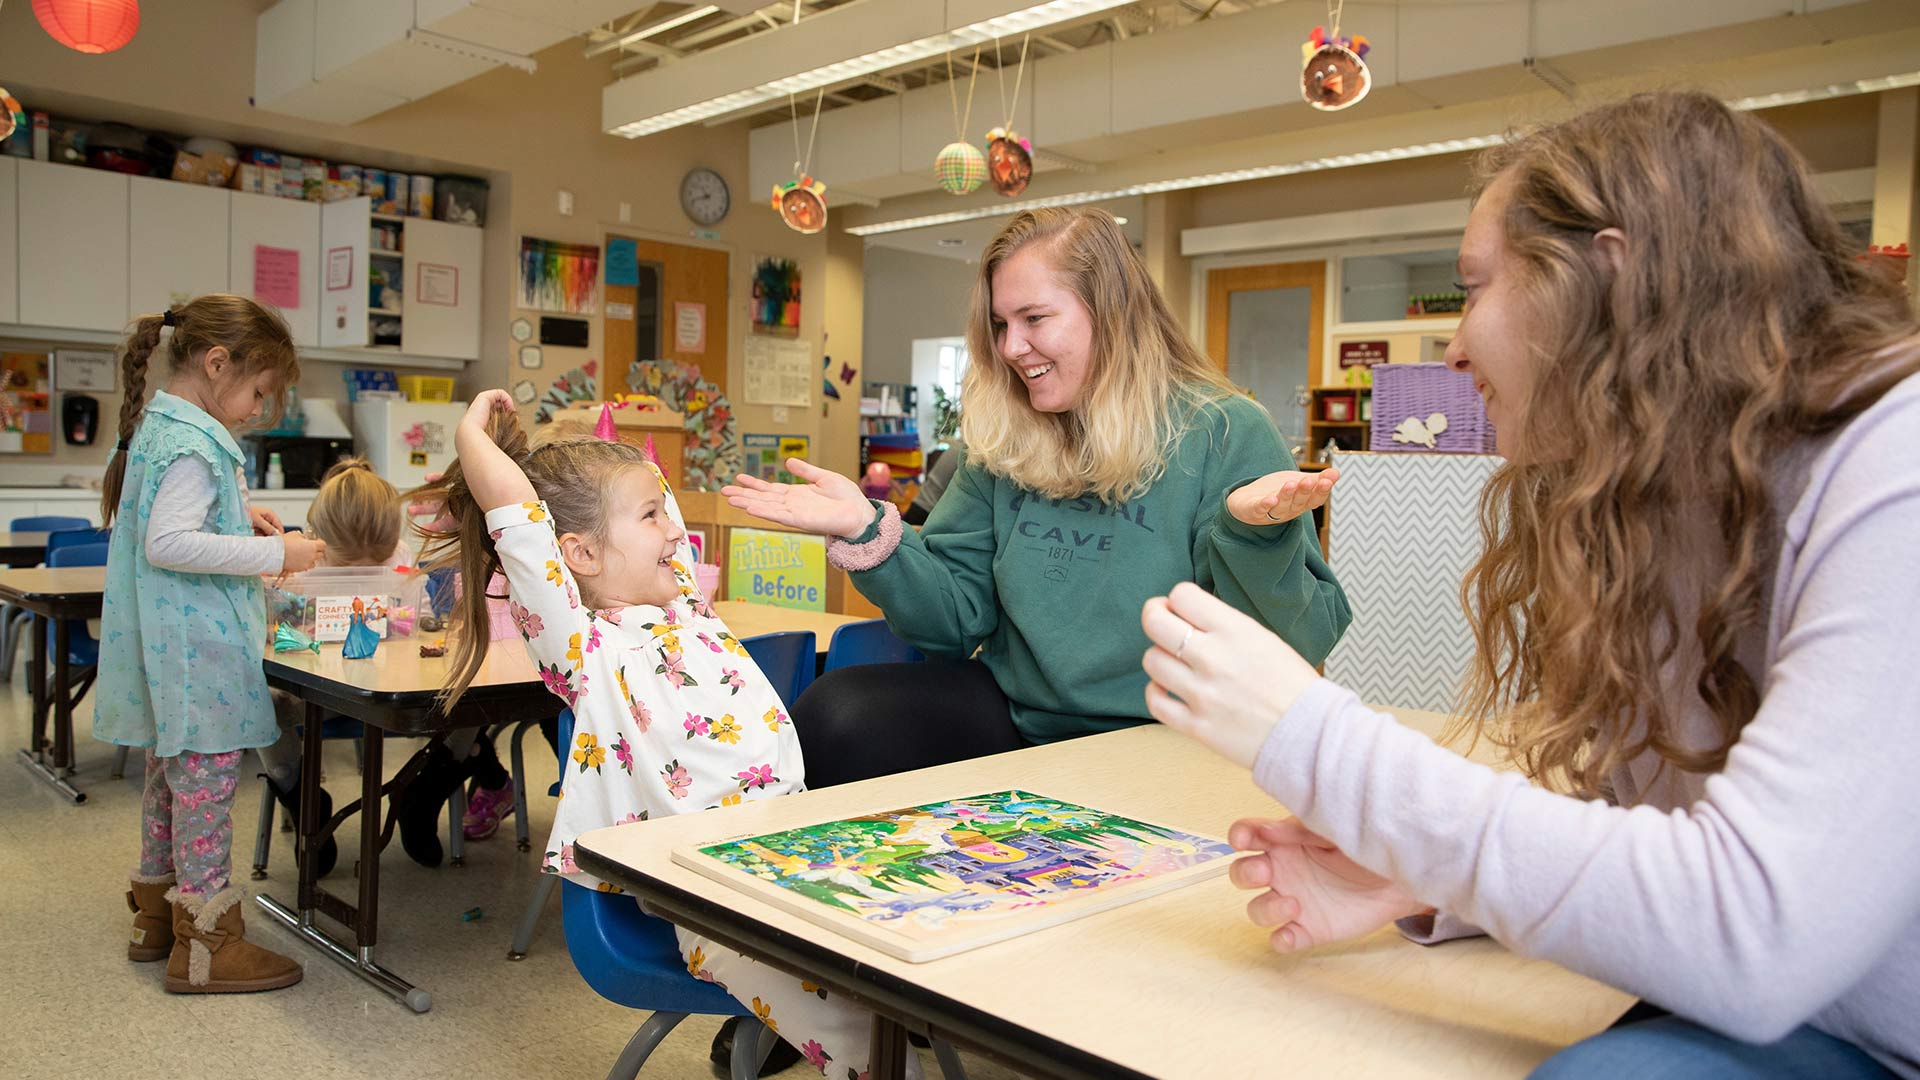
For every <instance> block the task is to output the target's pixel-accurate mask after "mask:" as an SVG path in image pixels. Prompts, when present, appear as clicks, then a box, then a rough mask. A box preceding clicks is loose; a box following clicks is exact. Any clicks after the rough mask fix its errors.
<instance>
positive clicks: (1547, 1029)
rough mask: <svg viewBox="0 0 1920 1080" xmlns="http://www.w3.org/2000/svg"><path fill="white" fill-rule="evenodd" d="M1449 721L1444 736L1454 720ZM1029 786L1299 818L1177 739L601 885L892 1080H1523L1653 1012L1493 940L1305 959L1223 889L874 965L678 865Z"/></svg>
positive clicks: (1131, 735) (814, 803) (609, 834)
mask: <svg viewBox="0 0 1920 1080" xmlns="http://www.w3.org/2000/svg"><path fill="white" fill-rule="evenodd" d="M1414 719H1423V720H1425V721H1427V722H1426V723H1425V724H1423V725H1416V726H1425V727H1427V728H1429V729H1431V727H1432V723H1433V722H1434V721H1437V720H1438V718H1434V717H1431V716H1430V715H1426V716H1424V717H1414ZM1008 787H1019V788H1022V789H1025V790H1029V791H1032V792H1035V793H1037V794H1041V795H1048V796H1052V797H1055V798H1060V799H1067V800H1071V801H1074V802H1079V803H1083V804H1086V805H1091V806H1096V807H1100V808H1102V809H1108V810H1113V811H1117V812H1121V813H1126V814H1132V815H1136V816H1138V817H1141V818H1144V819H1147V820H1152V821H1158V822H1161V823H1163V824H1167V825H1172V826H1175V827H1181V828H1187V829H1191V830H1193V831H1196V832H1200V833H1204V834H1210V835H1213V836H1221V837H1224V836H1225V835H1226V832H1227V827H1228V825H1229V824H1230V823H1231V822H1232V821H1233V820H1234V819H1236V818H1238V817H1241V816H1246V815H1269V816H1274V815H1280V814H1282V813H1283V811H1282V810H1281V809H1280V807H1278V806H1276V805H1275V804H1274V803H1273V801H1272V800H1271V799H1269V798H1267V797H1266V796H1265V795H1264V794H1262V793H1261V792H1260V791H1259V790H1258V789H1256V788H1255V787H1254V786H1253V784H1252V783H1251V782H1250V780H1249V779H1248V777H1247V774H1246V772H1245V771H1244V770H1240V769H1235V768H1233V767H1232V766H1230V765H1228V764H1227V763H1226V762H1225V761H1223V760H1222V759H1220V758H1219V757H1217V756H1215V755H1214V754H1212V753H1210V752H1209V751H1207V750H1205V749H1203V748H1202V747H1200V746H1199V744H1197V743H1195V742H1193V741H1191V740H1189V739H1186V738H1184V737H1182V736H1180V735H1179V734H1177V733H1175V732H1173V731H1171V730H1168V729H1166V728H1162V727H1160V726H1159V725H1157V724H1150V725H1146V726H1143V727H1138V728H1132V729H1128V730H1125V731H1118V732H1112V733H1109V734H1104V735H1096V736H1091V737H1088V738H1084V739H1075V740H1071V741H1068V742H1064V743H1056V744H1053V745H1049V746H1042V747H1035V748H1032V749H1027V750H1019V751H1015V752H1013V753H1009V754H1000V755H996V756H993V757H987V758H980V759H977V760H974V761H967V762H959V763H956V764H952V765H943V766H939V767H937V768H932V769H924V770H920V771H917V772H911V773H904V774H900V775H897V776H890V777H882V778H879V779H874V780H867V781H862V782H860V783H856V784H847V785H844V786H841V787H833V788H823V789H819V790H815V791H808V792H804V793H802V794H798V795H790V796H787V797H785V798H780V799H772V800H768V801H765V802H748V803H743V804H741V805H738V806H730V807H722V808H719V809H717V810H712V811H708V812H706V813H700V814H687V815H683V816H677V817H669V818H662V819H658V820H654V821H651V822H643V823H638V824H635V825H623V826H615V827H613V828H608V829H597V830H594V831H592V832H589V833H587V834H585V835H583V836H581V837H580V838H579V840H578V841H577V842H576V845H575V853H576V857H577V858H578V860H579V863H580V866H581V868H582V869H585V870H588V871H590V872H592V873H593V874H595V875H598V876H599V877H601V878H604V879H606V880H609V881H616V882H619V883H620V884H622V885H625V886H626V887H628V888H629V889H630V890H631V891H633V892H634V893H636V894H637V895H638V896H639V897H640V898H641V899H642V900H643V901H644V902H645V903H646V905H647V907H648V909H649V910H652V911H655V912H657V913H658V914H661V915H663V916H665V917H666V918H668V919H671V920H672V921H674V922H675V923H679V924H681V925H683V926H686V927H687V928H689V929H691V930H694V931H696V932H698V933H702V934H705V935H708V936H710V937H712V938H715V939H717V940H720V941H722V942H724V943H726V944H729V945H732V946H734V947H736V948H738V949H740V950H741V951H742V952H745V953H747V954H748V955H750V956H753V957H756V958H758V959H760V960H762V961H765V962H768V963H771V964H772V965H774V966H776V967H779V968H781V969H784V970H786V971H788V972H790V973H793V974H795V975H804V976H805V977H807V978H809V979H812V980H813V981H815V982H818V983H821V984H823V985H826V986H828V987H830V988H833V989H835V990H838V991H840V992H842V993H845V994H847V995H848V996H849V997H852V998H855V999H858V1000H860V1001H862V1002H864V1003H866V1004H867V1005H869V1006H870V1007H872V1008H873V1009H874V1010H875V1011H876V1013H877V1014H878V1017H879V1019H878V1021H877V1022H876V1023H875V1025H874V1028H875V1030H874V1039H873V1042H874V1058H873V1061H872V1066H873V1071H872V1075H873V1077H874V1078H875V1080H880V1078H882V1077H894V1076H899V1075H900V1071H899V1070H900V1068H901V1065H902V1062H903V1060H904V1059H903V1055H904V1053H905V1043H906V1040H905V1038H904V1033H905V1031H913V1032H917V1033H920V1034H924V1035H927V1036H930V1037H932V1036H937V1037H940V1038H944V1039H947V1040H949V1041H951V1042H954V1043H957V1044H959V1045H962V1046H968V1047H971V1048H973V1049H975V1050H977V1051H979V1052H981V1053H983V1054H986V1055H987V1056H990V1057H994V1058H996V1059H998V1060H1000V1061H1003V1062H1005V1063H1006V1064H1008V1065H1010V1066H1013V1067H1015V1068H1017V1069H1020V1070H1021V1071H1023V1072H1027V1073H1035V1074H1039V1075H1043V1076H1062V1077H1080V1076H1086V1077H1094V1076H1097V1077H1103V1078H1104V1077H1228V1076H1262V1077H1265V1076H1322V1075H1338V1076H1343V1077H1357V1076H1390V1077H1400V1076H1461V1077H1487V1076H1515V1077H1518V1076H1523V1075H1525V1074H1526V1073H1527V1072H1528V1071H1529V1070H1531V1069H1532V1068H1533V1067H1534V1066H1535V1065H1537V1064H1538V1063H1539V1062H1541V1061H1542V1060H1544V1059H1545V1058H1547V1057H1548V1056H1549V1055H1551V1054H1552V1053H1553V1052H1554V1051H1556V1050H1558V1049H1559V1048H1561V1047H1563V1046H1565V1045H1568V1044H1570V1043H1572V1042H1574V1041H1576V1040H1578V1039H1581V1038H1584V1037H1586V1036H1588V1035H1591V1034H1593V1033H1595V1032H1597V1031H1600V1030H1602V1029H1603V1028H1605V1027H1606V1026H1607V1025H1608V1024H1609V1023H1611V1022H1612V1021H1613V1020H1614V1019H1615V1018H1616V1017H1617V1016H1619V1015H1620V1013H1621V1012H1622V1011H1624V1010H1625V1009H1626V1008H1627V1006H1628V1005H1629V1004H1630V1003H1631V1001H1632V999H1631V998H1630V997H1628V996H1627V995H1625V994H1622V993H1620V992H1619V991H1616V990H1613V989H1610V988H1608V987H1606V986H1603V985H1601V984H1600V983H1597V982H1594V981H1592V980H1590V979H1587V978H1585V977H1583V976H1580V975H1576V974H1574V973H1572V972H1570V971H1567V970H1565V969H1564V968H1561V967H1558V966H1556V965H1554V964H1551V963H1548V962H1545V961H1539V960H1527V959H1523V958H1521V957H1519V956H1516V955H1515V954H1513V953H1511V952H1508V951H1507V950H1506V949H1505V948H1503V947H1501V946H1500V945H1498V944H1496V943H1495V942H1493V941H1492V940H1490V939H1485V938H1481V939H1476V940H1471V941H1461V942H1453V943H1449V944H1446V945H1443V946H1438V947H1434V948H1425V947H1422V946H1419V945H1414V944H1411V943H1408V942H1406V941H1405V940H1403V939H1402V938H1400V937H1399V935H1398V934H1396V933H1395V932H1394V931H1393V930H1391V929H1387V930H1383V931H1381V932H1379V933H1377V934H1374V935H1372V936H1370V937H1367V938H1364V939H1361V940H1359V941H1354V942H1348V943H1345V944H1342V945H1337V946H1331V947H1328V948H1323V949H1318V950H1314V951H1312V952H1310V953H1307V954H1304V955H1296V956H1291V957H1283V956H1279V955H1276V954H1274V953H1273V952H1271V951H1270V950H1269V949H1268V947H1267V941H1266V938H1267V932H1266V931H1265V930H1262V929H1259V928H1257V927H1255V926H1253V925H1252V924H1251V923H1249V922H1247V921H1246V918H1245V914H1244V911H1245V904H1246V901H1247V899H1248V898H1249V896H1250V895H1251V894H1246V893H1241V892H1240V891H1239V890H1237V889H1235V888H1234V887H1233V885H1232V884H1231V883H1230V882H1229V881H1228V880H1227V879H1226V877H1225V876H1224V875H1223V876H1221V877H1218V878H1214V879H1211V880H1208V881H1204V882H1201V883H1198V884H1194V885H1190V886H1187V887H1185V888H1181V889H1177V890H1175V891H1173V892H1170V893H1166V894H1163V895H1161V896H1157V897H1152V898H1149V899H1145V900H1141V901H1138V902H1136V903H1133V904H1130V905H1127V906H1125V907H1121V908H1118V909H1115V910H1112V911H1107V912H1103V913H1100V914H1097V915H1091V916H1087V917H1085V918H1082V919H1079V920H1077V921H1073V922H1069V923H1065V924H1062V925H1060V926H1056V927H1053V928H1051V929H1047V930H1042V931H1038V932H1036V933H1034V934H1030V935H1027V936H1025V937H1021V938H1017V939H1014V940H1011V941H1006V942H1001V943H999V944H997V945H990V946H986V947H984V948H980V949H977V950H974V951H972V952H967V953H961V954H959V955H957V956H952V957H948V958H946V959H943V960H936V961H932V962H929V963H925V964H910V963H907V962H905V961H902V960H897V959H894V958H892V957H890V956H888V955H886V954H885V953H882V952H879V951H877V950H874V949H871V948H867V947H865V946H862V945H860V944H858V943H855V942H853V941H851V940H849V939H847V938H844V937H841V936H840V935H838V934H835V933H833V932H832V931H830V930H825V929H822V928H820V927H817V926H815V925H813V924H812V923H810V922H808V921H806V920H804V919H801V918H799V917H797V916H794V915H790V914H787V913H786V912H784V911H782V910H780V909H778V908H775V907H773V906H771V905H768V904H766V903H765V902H763V901H760V900H757V899H755V898H753V897H750V896H748V895H746V894H744V893H742V892H739V891H736V890H734V889H731V888H728V887H727V886H725V885H721V884H719V883H717V882H713V881H710V880H708V879H707V878H704V877H702V876H700V875H698V874H696V873H694V872H693V871H691V870H687V869H684V868H682V867H679V866H675V865H673V863H672V862H671V860H670V857H669V853H670V852H671V850H672V849H674V848H676V847H683V846H688V845H692V844H696V843H703V842H710V841H713V840H717V839H721V838H724V837H729V836H737V835H740V834H742V833H749V832H764V831H772V830H777V829H783V828H790V827H794V826H798V825H803V824H808V823H812V822H817V821H822V820H828V819H832V818H836V817H843V816H850V815H857V814H862V813H869V812H873V811H877V810H883V809H890V808H893V807H899V806H909V805H915V804H919V803H925V802H930V801H934V800H937V799H941V798H947V797H953V796H960V795H968V794H976V793H980V792H986V791H996V790H1001V789H1004V788H1008Z"/></svg>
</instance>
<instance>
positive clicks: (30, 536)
mask: <svg viewBox="0 0 1920 1080" xmlns="http://www.w3.org/2000/svg"><path fill="white" fill-rule="evenodd" d="M46 553H47V534H46V533H43V532H0V565H6V566H38V565H39V564H40V560H41V559H43V558H45V557H46Z"/></svg>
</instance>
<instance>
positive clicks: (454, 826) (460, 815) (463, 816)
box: [447, 783, 467, 867]
mask: <svg viewBox="0 0 1920 1080" xmlns="http://www.w3.org/2000/svg"><path fill="white" fill-rule="evenodd" d="M447 865H448V866H455V867H458V866H465V865H467V785H466V784H465V783H462V784H461V785H460V786H459V787H457V788H454V789H453V794H452V795H450V796H448V797H447Z"/></svg>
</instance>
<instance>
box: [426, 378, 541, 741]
mask: <svg viewBox="0 0 1920 1080" xmlns="http://www.w3.org/2000/svg"><path fill="white" fill-rule="evenodd" d="M487 437H488V438H490V439H492V440H493V443H494V445H495V446H498V447H499V448H500V449H501V451H502V452H504V453H505V454H506V455H507V456H508V457H510V458H512V459H513V460H514V462H515V464H518V465H520V466H521V467H522V468H523V469H524V468H525V467H526V460H527V455H528V451H527V434H526V432H525V431H524V430H522V429H521V427H520V418H519V417H518V416H517V415H515V414H514V413H512V412H502V411H495V412H493V413H490V414H489V415H488V417H487ZM407 500H408V501H409V502H416V501H417V502H421V503H425V504H427V505H429V506H432V505H437V506H439V508H440V514H439V516H438V517H436V518H435V519H434V520H433V521H432V522H431V523H429V524H427V525H415V526H414V528H415V529H416V530H418V531H419V533H420V534H421V535H422V536H424V537H425V538H426V543H425V544H424V545H423V546H422V547H421V549H420V565H421V567H422V568H424V569H426V570H429V571H433V570H440V569H445V568H447V567H453V568H455V569H457V570H458V571H459V573H460V603H459V605H458V607H457V608H456V609H455V615H454V620H453V625H452V626H451V627H449V628H448V629H449V631H450V633H451V635H452V636H453V637H454V638H455V640H456V643H455V645H454V650H453V678H452V679H451V680H450V681H449V682H448V683H447V687H446V689H444V690H442V691H441V692H440V708H441V711H442V712H447V711H451V710H452V708H453V706H454V705H455V703H457V702H458V701H459V700H460V696H461V695H462V694H465V693H466V692H467V687H468V685H470V684H471V683H472V682H473V679H474V676H476V675H478V674H479V673H480V667H481V665H482V664H483V663H485V662H486V659H487V647H488V645H489V644H490V639H491V638H492V636H493V635H492V633H491V627H490V625H489V623H490V618H489V615H488V613H487V600H488V597H487V586H488V584H489V583H490V582H492V581H493V576H494V575H495V574H496V573H498V572H499V571H500V556H499V553H498V552H496V551H495V550H494V547H493V538H492V537H491V536H489V535H488V534H487V514H486V511H484V510H482V509H481V508H480V504H479V503H478V502H476V501H475V500H474V498H473V492H472V491H471V490H469V489H468V487H467V480H466V476H465V475H464V474H463V473H462V471H461V469H460V463H459V462H457V461H456V462H454V464H453V465H451V466H450V467H448V469H447V472H446V475H444V476H442V477H441V478H440V479H438V480H435V481H433V482H432V483H429V484H426V485H423V486H421V487H419V488H415V489H414V490H413V491H410V492H408V493H407ZM503 599H504V598H503Z"/></svg>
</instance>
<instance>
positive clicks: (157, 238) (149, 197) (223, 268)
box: [127, 177, 233, 319]
mask: <svg viewBox="0 0 1920 1080" xmlns="http://www.w3.org/2000/svg"><path fill="white" fill-rule="evenodd" d="M132 182H133V190H132V198H131V200H130V204H131V208H132V209H131V213H130V223H131V236H132V255H131V257H130V258H129V260H128V266H129V267H130V273H131V277H130V279H129V285H128V288H129V296H128V310H127V317H128V318H129V319H132V318H135V317H137V316H140V315H150V314H153V313H154V312H158V311H165V310H166V309H167V308H168V307H171V306H173V305H175V304H183V303H185V302H187V301H188V300H191V299H193V298H194V297H196V296H200V295H203V294H205V293H215V292H226V291H227V283H228V281H229V280H231V276H230V275H229V274H228V272H227V260H228V258H229V256H230V254H231V253H230V252H229V251H228V247H229V241H228V218H229V215H231V213H232V212H233V193H232V192H230V191H226V190H224V189H222V188H212V187H206V186H205V185H202V184H183V183H180V182H178V181H175V180H149V179H147V178H145V177H134V178H133V181H132Z"/></svg>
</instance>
